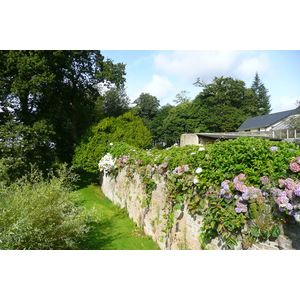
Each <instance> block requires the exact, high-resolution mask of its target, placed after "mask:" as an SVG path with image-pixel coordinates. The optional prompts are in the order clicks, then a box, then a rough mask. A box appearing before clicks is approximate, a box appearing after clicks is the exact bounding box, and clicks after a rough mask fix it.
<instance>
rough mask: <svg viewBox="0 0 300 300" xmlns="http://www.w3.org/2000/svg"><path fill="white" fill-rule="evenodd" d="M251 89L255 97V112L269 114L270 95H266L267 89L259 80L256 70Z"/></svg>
mask: <svg viewBox="0 0 300 300" xmlns="http://www.w3.org/2000/svg"><path fill="white" fill-rule="evenodd" d="M251 89H252V91H253V92H254V93H255V95H256V97H257V114H258V115H267V114H269V113H270V111H271V104H270V95H268V92H269V91H268V89H267V88H266V87H265V85H264V84H263V82H262V81H261V80H260V78H259V76H258V73H257V72H256V74H255V77H254V80H253V82H252V85H251Z"/></svg>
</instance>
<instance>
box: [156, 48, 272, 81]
mask: <svg viewBox="0 0 300 300" xmlns="http://www.w3.org/2000/svg"><path fill="white" fill-rule="evenodd" d="M154 63H155V67H156V69H157V70H158V71H160V72H162V73H163V74H167V75H176V76H180V78H181V80H182V81H190V82H191V81H192V82H195V81H196V79H197V78H198V77H200V78H201V79H204V80H206V81H210V80H211V79H212V78H213V77H215V76H216V77H219V76H233V77H238V78H239V79H242V80H243V78H244V77H253V78H254V75H255V72H256V71H257V72H258V73H259V75H262V74H264V73H268V72H269V71H270V63H269V58H268V54H267V53H264V52H263V53H257V52H254V51H232V50H220V51H208V50H205V51H197V50H191V51H167V52H166V53H160V54H158V55H156V56H155V58H154Z"/></svg>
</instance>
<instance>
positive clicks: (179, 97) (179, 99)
mask: <svg viewBox="0 0 300 300" xmlns="http://www.w3.org/2000/svg"><path fill="white" fill-rule="evenodd" d="M188 93H189V92H187V91H181V92H180V93H178V94H176V97H175V99H174V102H175V103H176V104H179V103H185V102H190V101H191V98H190V97H189V96H188Z"/></svg>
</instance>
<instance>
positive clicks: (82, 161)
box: [73, 112, 152, 172]
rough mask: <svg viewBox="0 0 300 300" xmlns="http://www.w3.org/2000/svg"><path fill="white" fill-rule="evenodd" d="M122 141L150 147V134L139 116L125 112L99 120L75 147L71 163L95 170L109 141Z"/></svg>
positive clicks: (136, 145) (87, 169) (88, 169)
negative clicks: (115, 116)
mask: <svg viewBox="0 0 300 300" xmlns="http://www.w3.org/2000/svg"><path fill="white" fill-rule="evenodd" d="M115 142H124V143H127V144H129V145H131V146H133V147H137V148H143V149H145V148H150V147H151V144H152V136H151V133H150V131H149V130H148V128H147V127H146V126H145V125H144V124H143V121H142V119H141V118H139V117H137V116H134V115H133V114H132V113H130V112H127V113H125V114H124V115H122V116H119V117H117V118H114V117H110V118H105V119H103V120H101V121H100V122H99V123H98V124H97V125H95V126H93V127H92V128H91V129H90V130H89V131H88V132H87V134H86V135H85V136H84V138H83V139H82V140H81V142H80V144H79V145H78V146H77V147H76V149H75V155H74V159H73V164H74V166H75V167H77V168H82V169H84V170H86V171H89V172H97V164H98V162H99V160H100V159H101V157H103V156H104V155H105V154H106V153H107V152H109V149H110V145H109V144H110V143H115Z"/></svg>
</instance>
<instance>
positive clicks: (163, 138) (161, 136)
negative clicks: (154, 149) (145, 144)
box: [150, 104, 174, 143]
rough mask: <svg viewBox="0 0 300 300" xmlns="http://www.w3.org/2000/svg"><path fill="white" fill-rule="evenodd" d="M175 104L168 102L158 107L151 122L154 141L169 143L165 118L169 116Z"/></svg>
mask: <svg viewBox="0 0 300 300" xmlns="http://www.w3.org/2000/svg"><path fill="white" fill-rule="evenodd" d="M173 108H174V106H172V105H170V104H167V105H164V106H162V107H161V108H159V109H158V111H157V113H156V115H155V117H154V118H153V120H152V122H151V124H150V131H151V134H152V136H153V141H154V143H157V142H163V143H167V134H166V132H165V127H164V120H165V119H166V118H167V117H168V115H169V114H170V112H171V111H172V109H173Z"/></svg>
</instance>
